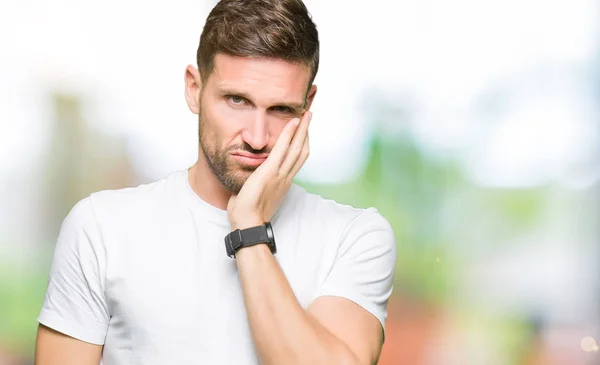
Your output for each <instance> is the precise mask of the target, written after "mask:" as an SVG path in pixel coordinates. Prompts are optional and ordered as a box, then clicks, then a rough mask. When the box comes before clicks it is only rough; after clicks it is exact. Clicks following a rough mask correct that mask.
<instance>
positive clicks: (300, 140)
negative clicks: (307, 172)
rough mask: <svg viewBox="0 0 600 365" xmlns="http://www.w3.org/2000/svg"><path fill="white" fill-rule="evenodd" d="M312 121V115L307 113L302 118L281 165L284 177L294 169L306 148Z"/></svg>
mask: <svg viewBox="0 0 600 365" xmlns="http://www.w3.org/2000/svg"><path fill="white" fill-rule="evenodd" d="M311 119H312V113H311V112H306V113H304V117H303V118H302V122H301V123H300V125H299V126H298V130H297V131H296V134H295V135H294V138H293V139H292V142H291V143H290V147H289V148H288V150H287V154H286V156H285V159H284V160H283V163H282V164H281V168H280V172H281V174H282V175H287V174H289V172H290V171H291V170H292V168H293V167H294V164H295V163H296V161H298V158H299V157H300V153H301V152H302V149H303V148H304V144H305V142H306V136H307V135H308V125H309V124H310V120H311Z"/></svg>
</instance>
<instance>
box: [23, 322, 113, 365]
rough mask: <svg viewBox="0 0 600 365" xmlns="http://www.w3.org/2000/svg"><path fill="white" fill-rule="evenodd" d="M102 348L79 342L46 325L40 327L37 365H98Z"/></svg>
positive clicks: (36, 349)
mask: <svg viewBox="0 0 600 365" xmlns="http://www.w3.org/2000/svg"><path fill="white" fill-rule="evenodd" d="M101 355H102V346H100V345H94V344H91V343H87V342H83V341H80V340H77V339H75V338H73V337H69V336H67V335H64V334H62V333H60V332H57V331H54V330H53V329H51V328H48V327H46V326H44V325H40V326H39V327H38V332H37V339H36V347H35V365H98V364H100V357H101Z"/></svg>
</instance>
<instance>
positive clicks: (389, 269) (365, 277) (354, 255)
mask: <svg viewBox="0 0 600 365" xmlns="http://www.w3.org/2000/svg"><path fill="white" fill-rule="evenodd" d="M395 267H396V241H395V237H394V232H393V230H392V228H391V226H390V224H389V222H388V221H387V220H386V219H385V218H384V217H383V216H382V215H381V214H380V213H379V212H378V211H377V210H376V209H374V208H369V209H366V210H364V211H363V212H362V213H361V214H360V215H359V216H358V217H356V218H354V220H353V221H352V222H350V223H349V224H348V226H347V227H346V229H345V231H344V233H343V235H342V237H341V243H340V246H339V249H338V253H337V257H336V260H335V263H334V264H333V267H332V269H331V271H330V272H329V274H328V276H327V277H326V278H325V281H324V282H323V284H322V286H321V288H320V290H319V292H318V294H317V297H319V296H338V297H343V298H346V299H349V300H351V301H353V302H355V303H356V304H358V305H360V306H361V307H363V308H364V309H365V310H367V311H369V312H370V313H371V314H373V315H374V316H375V317H377V319H378V320H379V322H380V323H381V327H382V329H383V330H384V331H385V320H386V318H387V303H388V300H389V298H390V295H391V294H392V288H393V280H394V272H395Z"/></svg>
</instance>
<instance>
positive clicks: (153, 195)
mask: <svg viewBox="0 0 600 365" xmlns="http://www.w3.org/2000/svg"><path fill="white" fill-rule="evenodd" d="M182 173H183V172H181V171H177V172H174V173H171V174H169V175H168V176H166V177H164V178H162V179H159V180H156V181H154V182H151V183H147V184H140V185H137V186H135V187H127V188H122V189H114V190H102V191H98V192H95V193H92V194H90V196H89V197H88V198H86V199H87V200H89V201H90V204H91V205H92V206H93V209H94V211H95V214H97V215H99V216H101V218H110V217H112V218H113V219H114V218H119V217H123V216H124V215H126V216H129V217H131V216H132V215H143V214H144V212H149V211H151V210H153V209H152V208H154V207H156V206H162V207H163V208H164V207H165V206H164V203H168V202H171V203H173V202H174V201H177V199H176V197H175V196H173V195H174V194H177V193H178V192H179V191H180V189H178V188H177V184H178V183H179V182H180V181H179V180H180V179H181V178H182V176H181V175H182ZM99 218H100V217H99Z"/></svg>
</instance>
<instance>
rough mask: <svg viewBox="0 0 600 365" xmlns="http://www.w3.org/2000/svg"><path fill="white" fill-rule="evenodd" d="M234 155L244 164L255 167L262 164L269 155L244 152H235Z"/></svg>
mask: <svg viewBox="0 0 600 365" xmlns="http://www.w3.org/2000/svg"><path fill="white" fill-rule="evenodd" d="M232 156H233V157H234V158H235V159H236V160H237V161H238V162H241V163H242V164H243V165H248V166H255V167H258V166H260V165H261V164H262V163H263V162H265V160H266V159H267V157H268V155H267V154H260V155H256V154H252V153H243V152H237V153H233V154H232Z"/></svg>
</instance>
